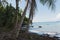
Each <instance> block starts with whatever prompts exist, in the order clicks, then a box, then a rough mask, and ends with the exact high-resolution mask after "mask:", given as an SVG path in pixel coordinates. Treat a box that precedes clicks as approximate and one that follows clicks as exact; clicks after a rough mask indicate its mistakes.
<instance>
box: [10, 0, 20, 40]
mask: <svg viewBox="0 0 60 40" xmlns="http://www.w3.org/2000/svg"><path fill="white" fill-rule="evenodd" d="M18 2H19V0H16V12H15V23H14V26H15V27H14V29H13V31H12V35H11V37H12V38H13V39H14V40H16V38H17V35H16V33H17V28H18V10H19V9H18Z"/></svg>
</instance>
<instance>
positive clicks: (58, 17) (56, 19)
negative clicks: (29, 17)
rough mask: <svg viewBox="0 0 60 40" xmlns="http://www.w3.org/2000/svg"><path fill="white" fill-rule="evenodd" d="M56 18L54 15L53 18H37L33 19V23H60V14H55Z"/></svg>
mask: <svg viewBox="0 0 60 40" xmlns="http://www.w3.org/2000/svg"><path fill="white" fill-rule="evenodd" d="M54 15H55V16H53V15H52V17H50V18H49V17H48V16H47V17H45V18H37V17H35V18H34V19H33V22H55V21H60V13H56V14H54Z"/></svg>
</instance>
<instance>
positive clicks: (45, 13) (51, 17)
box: [8, 0, 60, 22]
mask: <svg viewBox="0 0 60 40" xmlns="http://www.w3.org/2000/svg"><path fill="white" fill-rule="evenodd" d="M8 2H9V3H11V4H12V6H14V7H15V0H8ZM36 2H37V10H36V12H35V15H34V18H33V22H53V21H60V0H56V2H55V10H51V8H49V7H48V6H47V5H44V6H43V5H42V4H41V3H40V2H39V1H38V0H36ZM19 7H20V8H22V9H24V8H25V2H24V0H22V1H21V2H19ZM27 13H28V12H27ZM27 15H28V14H27Z"/></svg>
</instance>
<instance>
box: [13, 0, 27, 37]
mask: <svg viewBox="0 0 60 40" xmlns="http://www.w3.org/2000/svg"><path fill="white" fill-rule="evenodd" d="M16 1H17V0H16ZM17 6H18V5H17V2H16V10H17V8H18V7H17ZM27 7H28V1H27V4H26V7H25V9H24V12H23V14H22V16H21V19H20V23H19V24H18V21H17V20H16V24H15V28H14V30H13V34H12V37H13V38H18V35H19V32H20V29H21V26H22V23H23V21H24V17H25V15H26V11H27ZM16 13H17V12H16ZM16 15H18V14H16ZM17 19H18V17H17Z"/></svg>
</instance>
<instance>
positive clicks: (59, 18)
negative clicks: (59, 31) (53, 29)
mask: <svg viewBox="0 0 60 40" xmlns="http://www.w3.org/2000/svg"><path fill="white" fill-rule="evenodd" d="M56 21H60V13H58V14H57V15H56Z"/></svg>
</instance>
